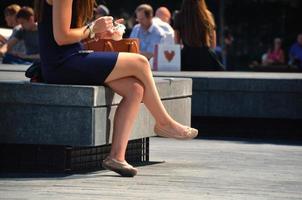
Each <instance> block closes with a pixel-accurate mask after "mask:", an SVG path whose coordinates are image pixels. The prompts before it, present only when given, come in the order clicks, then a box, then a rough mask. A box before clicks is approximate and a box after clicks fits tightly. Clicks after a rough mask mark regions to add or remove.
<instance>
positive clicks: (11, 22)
mask: <svg viewBox="0 0 302 200" xmlns="http://www.w3.org/2000/svg"><path fill="white" fill-rule="evenodd" d="M20 9H21V7H20V6H19V5H17V4H11V5H9V6H7V7H6V8H5V9H4V17H5V21H6V24H7V26H8V27H10V28H13V31H12V35H11V36H10V37H9V39H8V40H7V41H4V40H3V41H2V42H3V46H2V47H1V49H0V56H4V54H5V53H9V54H24V53H25V45H24V41H18V42H17V43H16V44H15V45H13V46H12V47H11V48H10V49H7V42H8V41H9V40H11V39H13V38H14V37H15V36H16V33H17V32H18V31H19V30H20V29H21V28H22V26H21V25H20V23H18V21H17V17H16V16H17V13H18V12H19V11H20ZM3 61H4V63H5V64H16V63H14V62H8V61H7V59H4V60H3ZM21 63H23V62H22V61H21Z"/></svg>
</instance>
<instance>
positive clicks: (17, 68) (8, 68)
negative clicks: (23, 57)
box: [0, 64, 29, 80]
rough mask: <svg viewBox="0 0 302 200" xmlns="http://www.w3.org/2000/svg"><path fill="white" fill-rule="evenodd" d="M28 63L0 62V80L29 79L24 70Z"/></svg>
mask: <svg viewBox="0 0 302 200" xmlns="http://www.w3.org/2000/svg"><path fill="white" fill-rule="evenodd" d="M28 67H29V65H11V64H0V80H29V79H28V78H26V77H25V71H26V70H27V69H28Z"/></svg>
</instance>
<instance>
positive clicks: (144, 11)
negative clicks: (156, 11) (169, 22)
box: [130, 4, 165, 59]
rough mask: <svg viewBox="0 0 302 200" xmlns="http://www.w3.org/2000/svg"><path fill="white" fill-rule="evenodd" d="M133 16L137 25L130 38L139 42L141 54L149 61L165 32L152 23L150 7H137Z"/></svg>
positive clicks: (146, 5)
mask: <svg viewBox="0 0 302 200" xmlns="http://www.w3.org/2000/svg"><path fill="white" fill-rule="evenodd" d="M135 14H136V21H137V22H138V24H136V25H135V26H134V27H133V29H132V32H131V34H130V38H138V39H139V40H140V50H141V54H142V55H144V56H145V57H147V58H148V59H150V58H152V57H153V53H154V48H155V45H156V44H159V43H161V41H162V40H163V39H164V38H165V32H164V31H163V30H162V28H160V26H159V25H158V24H156V23H154V22H153V8H152V7H151V6H150V5H148V4H141V5H139V6H138V7H137V8H136V10H135Z"/></svg>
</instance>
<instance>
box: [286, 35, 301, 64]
mask: <svg viewBox="0 0 302 200" xmlns="http://www.w3.org/2000/svg"><path fill="white" fill-rule="evenodd" d="M289 64H290V65H294V66H297V67H299V69H301V70H302V33H300V34H298V36H297V42H296V43H294V44H293V45H292V46H291V48H290V51H289Z"/></svg>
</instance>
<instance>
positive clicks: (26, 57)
mask: <svg viewBox="0 0 302 200" xmlns="http://www.w3.org/2000/svg"><path fill="white" fill-rule="evenodd" d="M16 18H17V21H18V23H20V24H21V27H22V28H21V29H19V30H17V31H16V32H15V34H14V36H13V37H12V38H10V39H9V40H8V42H7V43H6V45H4V46H3V47H2V48H1V49H0V56H4V57H3V61H2V62H3V63H7V64H29V63H31V62H33V61H35V60H38V59H39V57H40V56H39V42H38V25H37V23H36V22H35V16H34V11H33V9H32V8H30V7H23V8H21V9H20V11H19V12H18V13H17V16H16ZM20 41H24V44H25V49H26V52H25V53H23V52H13V51H12V49H13V48H14V47H15V45H17V44H18V42H20Z"/></svg>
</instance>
